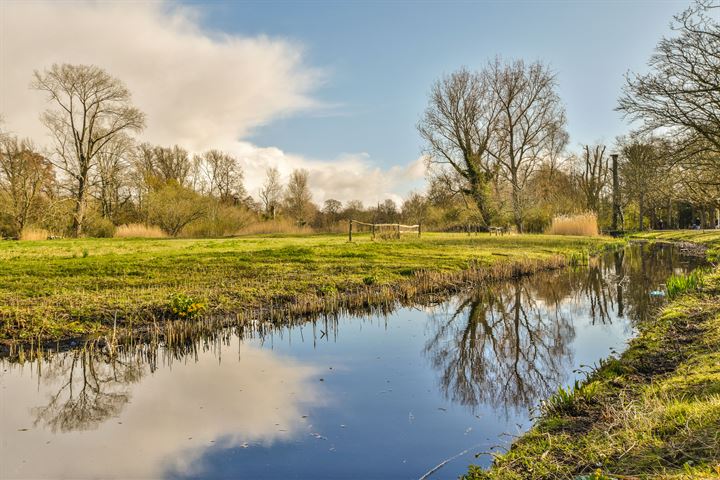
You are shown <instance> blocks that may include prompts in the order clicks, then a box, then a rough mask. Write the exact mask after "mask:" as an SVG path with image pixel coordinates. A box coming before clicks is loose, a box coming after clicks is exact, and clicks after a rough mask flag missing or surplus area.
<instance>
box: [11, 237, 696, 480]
mask: <svg viewBox="0 0 720 480" xmlns="http://www.w3.org/2000/svg"><path fill="white" fill-rule="evenodd" d="M697 263H698V260H697V259H692V258H683V257H682V256H680V255H679V254H678V253H677V252H675V251H674V250H673V249H672V247H653V248H651V247H649V246H644V247H640V246H633V247H629V248H627V249H625V251H620V252H615V253H610V254H608V255H605V256H603V257H602V258H601V259H599V260H598V261H595V262H593V265H592V266H591V267H589V268H583V269H579V270H576V271H564V272H554V273H548V274H540V275H536V276H534V277H529V278H526V279H523V280H519V281H510V282H504V283H499V284H497V285H494V286H493V287H492V288H490V289H487V288H486V289H481V290H479V291H474V292H468V293H466V294H464V295H458V296H456V297H453V298H451V299H450V300H448V301H447V302H445V303H442V304H439V305H434V306H431V307H427V306H426V307H422V308H405V309H400V310H397V311H396V312H394V313H392V314H390V315H388V316H386V317H382V316H374V317H352V316H343V317H340V318H337V319H334V320H332V321H330V320H327V321H318V322H314V323H306V324H305V325H303V326H295V327H287V328H280V329H278V330H276V331H274V332H272V333H267V334H264V335H257V334H256V335H251V334H248V333H247V332H246V333H245V334H243V336H244V338H240V336H238V334H237V333H234V332H231V331H223V332H218V335H216V336H214V337H213V338H210V339H207V338H206V339H202V340H198V341H196V342H195V343H193V344H191V345H187V346H186V347H187V348H184V349H177V348H172V349H171V348H162V347H160V348H155V349H153V348H150V347H146V348H138V349H135V350H133V351H128V352H124V353H123V354H122V355H120V356H119V358H116V359H115V360H110V359H109V358H108V356H107V355H106V353H103V352H102V351H101V350H99V349H92V348H90V349H78V350H74V351H68V352H64V353H61V354H56V355H51V356H49V357H46V358H44V359H43V360H42V361H25V362H23V363H19V362H17V361H15V362H11V361H9V360H5V361H3V362H2V364H1V366H2V374H1V376H0V389H1V390H0V399H1V401H2V402H1V404H0V407H1V410H0V476H1V477H2V478H47V477H52V478H56V477H63V478H68V477H71V478H96V477H116V478H252V479H256V478H364V479H371V478H419V477H421V476H422V475H423V474H424V473H426V472H428V471H429V470H431V469H432V468H433V467H435V466H436V465H438V464H440V463H441V462H443V461H444V460H446V459H449V458H452V457H455V458H454V459H452V460H450V461H449V462H448V463H447V464H445V465H444V466H443V467H442V468H440V469H439V470H437V471H436V472H435V473H434V474H433V476H432V477H431V478H455V477H457V476H458V475H460V474H462V473H463V472H465V471H466V469H467V465H468V464H469V463H476V464H482V465H487V464H488V463H489V461H490V457H489V455H487V453H486V452H490V451H493V450H497V449H498V448H502V447H505V446H507V445H508V443H509V442H510V441H511V440H512V438H513V435H517V434H519V433H521V432H522V431H524V430H525V429H527V428H528V426H529V424H530V415H531V410H532V409H533V407H535V406H537V405H538V403H539V402H540V401H541V400H542V399H543V398H546V397H547V396H548V395H549V394H550V393H551V392H553V391H555V390H556V389H557V387H558V386H560V385H567V384H569V383H572V382H573V380H574V379H576V378H581V377H582V375H583V374H582V370H587V368H588V367H587V366H588V365H592V364H593V363H595V362H597V361H598V360H599V359H601V358H603V357H606V356H607V355H608V354H610V353H611V352H612V351H615V350H616V351H621V350H622V349H623V347H624V345H625V344H626V342H627V340H628V338H630V337H631V336H632V334H633V325H634V324H635V322H637V321H640V320H642V319H644V318H646V317H647V315H649V314H650V312H651V310H652V308H654V307H656V306H658V305H660V304H661V303H662V299H658V298H653V297H651V296H650V295H649V294H648V292H649V291H651V290H655V289H657V288H658V287H659V286H660V285H661V284H662V283H663V282H664V280H665V279H666V278H667V277H668V276H669V274H670V273H672V272H685V271H688V270H690V269H692V268H694V267H695V266H696V265H697ZM462 452H464V453H462ZM475 454H480V455H479V456H478V457H477V458H476V457H475Z"/></svg>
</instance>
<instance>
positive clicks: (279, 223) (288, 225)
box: [237, 218, 314, 235]
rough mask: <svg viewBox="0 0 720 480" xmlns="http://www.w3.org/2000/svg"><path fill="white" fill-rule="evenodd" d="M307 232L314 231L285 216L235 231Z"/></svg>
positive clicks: (265, 232)
mask: <svg viewBox="0 0 720 480" xmlns="http://www.w3.org/2000/svg"><path fill="white" fill-rule="evenodd" d="M309 233H314V231H313V229H312V228H310V227H309V226H305V225H298V223H297V222H295V221H294V220H290V219H287V218H278V219H276V220H267V221H264V222H255V223H251V224H250V225H247V226H245V227H243V228H241V229H240V230H239V231H238V232H237V234H238V235H268V234H270V235H287V234H292V235H299V234H309Z"/></svg>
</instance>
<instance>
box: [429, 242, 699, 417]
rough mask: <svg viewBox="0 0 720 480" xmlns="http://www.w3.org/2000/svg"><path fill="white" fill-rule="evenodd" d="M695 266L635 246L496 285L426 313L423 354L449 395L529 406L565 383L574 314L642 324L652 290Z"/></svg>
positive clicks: (666, 251) (470, 402)
mask: <svg viewBox="0 0 720 480" xmlns="http://www.w3.org/2000/svg"><path fill="white" fill-rule="evenodd" d="M700 263H701V260H700V259H692V258H681V257H680V256H679V254H678V252H677V251H676V250H675V249H674V248H672V247H669V246H650V245H633V246H631V247H628V248H626V249H625V250H622V251H616V252H611V253H608V254H605V255H602V256H601V257H599V258H597V259H593V261H591V263H590V265H589V266H588V267H587V268H582V269H575V270H570V271H564V272H555V273H550V274H539V275H536V276H533V277H528V278H525V279H520V280H515V281H512V282H506V283H501V284H495V285H492V286H491V287H488V288H484V289H482V290H481V291H479V292H475V293H473V294H469V295H467V296H466V297H464V298H462V299H461V300H460V301H459V302H458V303H456V304H454V305H455V306H454V310H453V311H451V306H452V304H448V305H447V306H446V308H447V309H446V310H443V311H442V312H439V313H435V314H433V315H431V320H430V322H429V328H430V330H431V332H430V334H429V337H428V340H427V343H426V345H425V354H426V356H427V357H428V358H429V359H430V362H431V364H432V366H433V367H434V368H435V369H436V370H437V371H438V372H439V375H440V386H441V388H442V390H443V393H444V394H445V396H446V397H447V398H448V399H450V400H452V401H454V402H458V403H460V404H462V405H466V406H469V407H473V408H474V407H476V406H478V405H480V404H489V405H491V406H493V407H495V408H498V407H502V408H504V409H505V411H506V413H507V412H508V409H509V408H512V409H514V410H515V411H517V410H519V409H526V408H531V407H533V406H535V405H537V404H538V402H539V401H540V400H541V399H543V398H546V397H547V396H548V395H550V394H551V393H552V392H553V391H554V390H555V389H557V388H558V386H560V385H562V384H563V383H564V381H565V380H566V377H567V375H568V373H569V370H570V365H571V364H572V363H573V358H572V355H573V351H572V349H571V348H570V345H571V344H572V342H573V340H574V339H575V328H576V327H579V328H582V327H583V325H577V324H576V323H574V321H573V320H575V319H574V318H572V317H573V316H574V311H578V308H579V309H582V315H583V316H585V317H587V318H588V320H589V323H591V324H592V325H596V324H609V323H612V320H613V318H616V317H622V316H624V315H626V314H627V316H628V318H629V319H630V320H631V321H632V322H640V321H644V320H646V319H647V318H648V315H649V314H650V312H651V310H652V308H653V307H657V306H659V305H660V304H661V301H660V300H658V299H655V298H652V297H651V296H650V295H649V291H650V290H654V289H656V288H658V287H659V286H660V285H661V284H662V282H664V281H665V279H666V278H667V277H668V276H669V275H670V274H671V273H673V272H674V271H689V270H690V269H692V268H695V267H696V266H698V265H699V264H700ZM567 304H570V305H573V306H574V307H577V308H576V309H575V310H573V309H568V308H563V306H564V305H567Z"/></svg>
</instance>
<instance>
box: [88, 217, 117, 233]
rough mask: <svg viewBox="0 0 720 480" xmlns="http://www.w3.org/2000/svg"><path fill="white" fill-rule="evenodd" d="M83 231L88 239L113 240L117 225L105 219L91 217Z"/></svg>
mask: <svg viewBox="0 0 720 480" xmlns="http://www.w3.org/2000/svg"><path fill="white" fill-rule="evenodd" d="M83 230H84V231H83V233H84V234H85V236H87V237H93V238H112V236H113V235H114V234H115V225H113V223H112V222H111V221H110V220H109V219H107V218H104V217H100V216H98V217H90V218H89V219H88V221H87V223H86V224H85V228H84V229H83Z"/></svg>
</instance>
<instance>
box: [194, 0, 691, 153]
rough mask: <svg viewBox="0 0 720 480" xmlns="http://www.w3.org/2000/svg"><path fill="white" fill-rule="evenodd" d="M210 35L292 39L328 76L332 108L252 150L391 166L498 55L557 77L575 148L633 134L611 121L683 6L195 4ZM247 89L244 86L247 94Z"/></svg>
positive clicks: (279, 129)
mask: <svg viewBox="0 0 720 480" xmlns="http://www.w3.org/2000/svg"><path fill="white" fill-rule="evenodd" d="M193 5H194V6H195V7H200V8H201V12H202V18H201V20H200V21H201V23H202V24H203V26H205V27H206V28H208V29H210V30H215V31H221V32H228V33H233V34H240V35H250V36H255V35H268V36H270V37H274V38H277V37H283V38H285V39H287V40H289V41H291V42H292V43H294V44H300V45H302V46H303V49H304V52H305V59H306V63H309V64H310V65H312V66H314V67H319V68H321V69H322V70H323V72H324V81H323V84H321V85H320V86H318V87H317V88H316V89H315V92H314V97H315V98H317V99H320V100H321V101H323V102H325V103H326V104H327V105H328V107H326V108H323V109H319V110H315V111H311V112H303V113H300V114H295V115H292V116H290V117H286V118H280V119H274V120H273V121H272V122H270V123H269V124H268V125H265V126H262V127H259V128H256V129H255V130H254V131H253V133H252V135H251V137H250V140H252V141H253V142H254V143H256V144H258V145H274V146H277V147H280V148H281V149H283V150H285V151H290V152H294V153H298V154H301V155H305V156H309V157H314V158H323V159H331V158H334V157H336V156H337V155H339V154H342V153H358V152H366V153H368V154H369V156H370V158H372V159H373V161H374V162H375V163H378V164H381V165H383V166H388V165H396V164H404V163H407V162H409V161H411V160H413V159H414V158H417V156H418V155H419V154H420V151H421V148H422V143H421V141H420V139H419V137H418V135H417V133H416V131H415V124H416V122H417V120H418V118H419V116H420V114H421V113H422V110H423V109H424V107H425V103H426V96H427V92H428V90H429V88H430V85H431V84H432V82H433V81H434V80H435V79H437V78H438V77H439V76H440V75H442V74H444V73H447V72H451V71H452V70H454V69H456V68H458V67H460V66H463V65H464V66H468V67H470V68H480V67H482V65H483V63H484V62H486V61H487V60H488V59H491V58H493V57H494V56H496V55H500V56H502V57H504V58H523V59H526V60H536V59H540V60H542V61H544V62H547V63H549V64H550V65H551V67H552V68H553V70H554V71H555V72H556V73H557V77H558V82H559V91H560V95H561V97H562V99H563V101H564V102H565V105H566V108H567V113H568V131H569V132H570V136H571V147H572V148H577V146H578V144H580V143H587V142H594V141H597V140H605V141H608V142H611V141H612V140H613V139H614V138H615V136H617V135H619V134H622V133H624V132H625V131H626V130H627V125H626V122H624V121H623V120H622V119H621V117H620V115H619V114H618V113H617V112H615V111H613V108H614V107H615V104H616V99H617V97H618V94H619V92H620V88H621V86H622V84H623V75H624V73H625V72H627V71H628V70H633V71H638V70H643V69H644V68H645V65H646V62H647V60H648V58H649V56H650V54H651V53H652V51H653V48H654V47H655V45H656V43H657V41H658V40H659V39H660V37H661V36H662V35H665V34H668V33H669V22H670V20H671V18H672V15H673V14H675V13H678V12H680V11H681V10H683V9H684V8H685V7H686V6H687V2H676V1H672V2H671V1H664V2H663V1H579V0H578V1H574V2H568V1H546V2H530V1H516V2H498V1H494V2H459V1H455V2H404V1H396V2H377V1H366V2H329V1H312V2H288V1H283V2H255V1H251V2H210V3H209V4H208V3H202V4H200V3H193ZM239 88H242V86H239Z"/></svg>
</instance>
